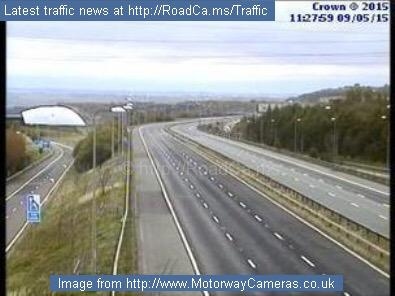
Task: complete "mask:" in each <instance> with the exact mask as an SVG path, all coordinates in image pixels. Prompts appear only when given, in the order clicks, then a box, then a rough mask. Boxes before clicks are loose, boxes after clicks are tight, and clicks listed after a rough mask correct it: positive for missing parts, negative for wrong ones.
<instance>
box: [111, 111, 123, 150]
mask: <svg viewBox="0 0 395 296" xmlns="http://www.w3.org/2000/svg"><path fill="white" fill-rule="evenodd" d="M110 111H111V112H112V113H117V115H118V152H119V145H120V137H119V136H120V133H121V134H123V132H121V131H120V128H121V129H122V128H123V127H122V126H121V125H120V116H119V114H121V116H122V114H123V113H124V112H125V109H124V108H122V107H121V106H113V107H111V108H110ZM111 133H112V135H111V149H112V150H111V152H112V156H114V154H115V147H114V146H115V145H114V142H115V139H114V138H115V135H114V134H115V128H114V120H113V124H112V131H111ZM121 146H122V145H121ZM121 151H123V148H122V147H121Z"/></svg>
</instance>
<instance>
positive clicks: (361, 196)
mask: <svg viewBox="0 0 395 296" xmlns="http://www.w3.org/2000/svg"><path fill="white" fill-rule="evenodd" d="M357 195H358V197H360V198H365V195H363V194H361V193H358V194H357Z"/></svg>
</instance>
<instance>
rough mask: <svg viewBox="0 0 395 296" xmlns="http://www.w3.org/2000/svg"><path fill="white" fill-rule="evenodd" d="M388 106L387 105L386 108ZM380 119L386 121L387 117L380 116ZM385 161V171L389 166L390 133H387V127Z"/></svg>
mask: <svg viewBox="0 0 395 296" xmlns="http://www.w3.org/2000/svg"><path fill="white" fill-rule="evenodd" d="M388 106H389V105H387V108H389V107H388ZM381 119H382V120H386V119H387V116H386V115H381ZM386 150H387V151H386V159H385V163H386V166H387V169H389V164H390V131H389V126H388V130H387V149H386Z"/></svg>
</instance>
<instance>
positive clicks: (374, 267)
mask: <svg viewBox="0 0 395 296" xmlns="http://www.w3.org/2000/svg"><path fill="white" fill-rule="evenodd" d="M173 138H174V137H173ZM178 141H179V140H178ZM179 142H180V143H182V142H181V141H179ZM195 152H196V151H195ZM196 153H197V154H200V155H201V156H202V157H203V158H205V159H207V158H206V157H204V156H203V155H202V154H201V153H198V152H196ZM210 162H212V161H210ZM217 166H218V165H217ZM222 169H223V170H225V171H226V172H227V173H228V174H229V175H230V176H232V177H233V178H235V179H236V180H238V181H239V182H240V183H242V184H244V185H246V186H247V187H248V188H250V189H251V190H253V191H255V192H256V193H258V194H259V195H261V196H263V197H264V198H266V199H267V200H269V201H270V202H271V203H273V204H274V205H276V206H278V207H279V208H281V209H282V210H284V211H285V212H287V213H288V214H290V215H291V216H293V217H294V218H296V219H297V220H299V221H300V222H302V223H303V224H305V225H307V226H308V227H310V228H311V229H313V230H314V231H316V232H317V233H319V234H321V235H322V236H323V237H325V238H326V239H328V240H330V241H331V242H333V243H334V244H336V245H337V246H339V247H340V248H342V249H343V250H345V251H346V252H348V253H349V254H351V255H353V256H354V257H355V258H357V259H359V260H360V261H362V262H363V263H365V264H366V265H368V266H369V267H371V268H372V269H374V270H375V271H377V272H378V273H380V274H381V275H383V276H384V277H386V278H390V275H389V274H388V273H386V272H385V271H383V270H381V269H380V268H378V267H377V266H375V265H373V264H372V263H370V262H369V261H368V260H366V259H364V258H363V257H361V256H360V255H358V254H357V253H355V252H354V251H352V250H351V249H349V248H348V247H346V246H345V245H343V244H342V243H340V242H338V241H337V240H335V239H334V238H332V237H330V236H329V235H328V234H326V233H324V232H323V231H321V230H320V229H318V228H317V227H315V226H314V225H313V224H311V223H310V222H307V221H306V220H304V219H303V218H302V217H300V216H298V215H297V214H295V213H293V212H292V211H290V210H288V209H287V208H285V207H284V206H282V205H281V204H279V203H278V202H276V201H275V200H273V199H272V198H270V197H269V196H268V195H266V194H265V193H263V192H261V191H259V190H258V189H256V188H255V187H254V186H252V185H250V184H248V183H247V182H245V181H244V180H243V179H241V178H240V177H239V176H237V175H235V174H233V173H232V172H231V171H229V169H227V168H226V167H222ZM265 226H266V225H265Z"/></svg>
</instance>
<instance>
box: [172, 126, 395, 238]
mask: <svg viewBox="0 0 395 296" xmlns="http://www.w3.org/2000/svg"><path fill="white" fill-rule="evenodd" d="M197 124H198V123H197V121H196V122H192V123H191V122H190V123H186V124H180V125H176V126H174V127H172V129H173V130H174V131H176V132H178V133H180V134H182V135H184V136H186V137H189V138H190V139H192V140H195V141H197V142H198V143H199V144H202V145H204V146H206V147H208V148H211V149H213V150H215V151H217V152H220V153H222V154H223V155H225V156H227V157H229V158H230V159H235V160H237V161H238V162H240V163H242V164H244V165H245V166H247V167H248V168H250V169H252V170H255V171H258V172H260V173H262V174H264V175H267V176H269V177H271V178H272V179H274V180H276V181H277V182H279V183H282V184H285V185H286V186H288V187H290V188H292V189H294V190H295V191H297V192H300V193H301V194H303V195H305V196H307V197H309V198H311V199H312V200H314V201H316V202H318V203H320V204H322V205H324V206H326V207H328V208H330V209H332V210H334V211H336V212H338V213H340V214H342V215H343V216H345V217H348V218H349V219H351V220H352V221H355V222H357V223H359V224H361V225H363V226H365V227H367V228H369V229H371V230H373V231H375V232H377V233H379V234H381V235H383V236H384V237H387V238H388V237H389V225H390V223H389V203H390V199H389V186H385V185H382V184H378V183H375V182H371V181H368V180H365V179H361V178H358V177H356V176H352V175H348V174H345V173H341V172H338V171H334V170H331V169H330V168H326V167H322V166H319V165H316V164H311V163H309V162H306V161H302V160H299V159H295V158H292V157H290V156H285V155H282V154H280V153H276V152H273V151H268V150H265V149H262V148H260V147H255V146H251V145H248V144H245V143H241V142H237V141H234V140H229V139H225V138H222V137H218V136H214V135H211V134H207V133H205V132H202V131H200V130H198V129H197Z"/></svg>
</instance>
